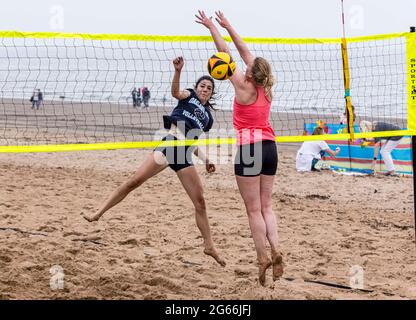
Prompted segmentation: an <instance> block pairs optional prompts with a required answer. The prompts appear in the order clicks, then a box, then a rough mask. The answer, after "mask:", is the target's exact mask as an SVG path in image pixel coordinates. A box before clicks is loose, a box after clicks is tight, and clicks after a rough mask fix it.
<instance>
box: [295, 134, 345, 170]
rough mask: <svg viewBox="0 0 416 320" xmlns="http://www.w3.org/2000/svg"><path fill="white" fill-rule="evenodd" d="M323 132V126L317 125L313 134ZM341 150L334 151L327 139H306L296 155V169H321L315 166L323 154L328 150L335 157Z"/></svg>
mask: <svg viewBox="0 0 416 320" xmlns="http://www.w3.org/2000/svg"><path fill="white" fill-rule="evenodd" d="M322 134H324V129H323V128H321V127H316V128H315V129H314V130H313V133H312V135H322ZM339 151H340V148H336V149H335V151H332V150H331V148H330V147H329V146H328V144H327V143H326V142H325V141H305V142H304V143H303V144H302V146H301V147H300V149H299V150H298V153H297V155H296V170H297V171H299V172H308V171H319V170H318V169H316V168H315V165H316V164H317V163H318V161H319V160H320V159H321V158H322V155H323V154H325V152H328V153H329V154H330V155H331V156H333V157H335V156H336V155H337V154H338V153H339Z"/></svg>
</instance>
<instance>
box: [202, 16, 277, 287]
mask: <svg viewBox="0 0 416 320" xmlns="http://www.w3.org/2000/svg"><path fill="white" fill-rule="evenodd" d="M215 14H216V21H217V22H218V23H219V25H220V26H221V27H223V28H225V29H226V30H227V32H228V34H229V35H230V36H231V39H232V41H233V42H234V45H235V47H236V48H237V50H238V52H239V54H240V56H241V58H242V59H243V61H244V63H245V65H246V66H247V69H246V72H245V73H243V72H242V71H241V70H240V69H239V68H238V67H236V69H235V71H234V74H233V75H232V76H231V77H230V81H231V84H232V85H233V87H234V91H235V98H234V104H233V122H234V128H235V130H236V132H237V145H238V150H237V154H236V158H235V164H234V174H235V177H236V181H237V185H238V188H239V191H240V194H241V197H242V198H243V201H244V204H245V207H246V212H247V216H248V222H249V226H250V230H251V234H252V237H253V240H254V245H255V248H256V253H257V261H258V279H259V282H260V284H261V285H263V286H264V285H265V282H266V270H267V269H268V268H270V267H271V266H272V267H273V280H277V279H279V278H280V277H281V276H282V274H283V257H282V253H281V252H280V247H279V241H278V235H277V222H276V216H275V214H274V212H273V206H272V203H273V202H272V193H273V183H274V178H275V175H276V171H277V162H278V161H277V147H276V142H275V133H274V130H273V128H272V126H271V124H270V121H269V118H270V107H271V102H272V87H273V85H274V77H273V73H272V68H271V65H270V63H269V62H268V61H267V60H266V59H264V58H261V57H255V56H254V55H253V53H252V52H251V51H250V50H249V48H248V46H247V45H246V44H245V42H244V41H243V40H242V38H241V37H240V36H239V35H238V34H237V32H236V31H235V30H234V28H233V27H232V26H231V24H230V23H229V22H228V20H227V19H226V18H225V16H224V14H223V13H222V12H221V11H218V12H216V13H215ZM196 18H197V20H196V22H197V23H200V24H202V25H204V26H205V27H206V28H208V30H209V31H210V33H211V36H212V38H213V40H214V42H215V45H216V47H217V50H218V51H220V52H227V53H228V54H231V51H230V49H229V48H228V45H227V43H226V42H225V40H224V39H223V37H222V36H221V34H220V32H219V30H218V29H217V27H216V26H215V24H214V22H213V21H212V18H208V17H207V16H206V15H205V12H204V11H199V12H198V14H197V15H196ZM266 239H267V241H268V242H269V244H270V247H271V259H270V258H269V255H268V253H267V247H266Z"/></svg>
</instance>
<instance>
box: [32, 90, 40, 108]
mask: <svg viewBox="0 0 416 320" xmlns="http://www.w3.org/2000/svg"><path fill="white" fill-rule="evenodd" d="M30 101H31V102H32V109H35V108H37V109H39V104H38V103H39V89H35V90H33V93H32V96H31V97H30Z"/></svg>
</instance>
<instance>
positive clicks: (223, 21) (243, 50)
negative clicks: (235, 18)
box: [215, 11, 254, 65]
mask: <svg viewBox="0 0 416 320" xmlns="http://www.w3.org/2000/svg"><path fill="white" fill-rule="evenodd" d="M215 14H216V15H217V17H216V18H215V20H217V22H218V23H219V24H220V26H221V27H223V28H224V29H225V30H227V32H228V33H229V35H230V37H231V39H232V40H233V42H234V44H235V46H236V48H237V50H238V52H239V53H240V56H241V58H242V59H243V61H244V63H245V64H246V65H248V64H250V63H252V62H253V61H254V55H253V54H252V53H251V52H250V50H249V48H248V46H247V45H246V43H245V42H244V41H243V39H241V37H240V36H239V34H238V33H237V32H236V31H235V30H234V28H233V27H232V26H231V24H230V23H229V22H228V20H227V18H226V17H225V16H224V14H223V13H222V12H221V11H216V12H215Z"/></svg>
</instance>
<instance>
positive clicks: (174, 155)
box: [154, 134, 194, 172]
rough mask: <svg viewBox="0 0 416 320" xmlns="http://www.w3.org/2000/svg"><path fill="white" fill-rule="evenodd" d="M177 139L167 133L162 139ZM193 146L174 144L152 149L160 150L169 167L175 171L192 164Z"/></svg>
mask: <svg viewBox="0 0 416 320" xmlns="http://www.w3.org/2000/svg"><path fill="white" fill-rule="evenodd" d="M173 140H178V138H176V137H175V136H174V135H171V134H168V135H167V136H166V137H164V138H163V139H162V141H173ZM193 150H194V147H192V146H174V147H157V148H156V149H154V151H160V152H162V153H163V154H164V155H165V157H166V160H167V161H168V163H169V167H170V168H171V169H172V170H174V171H175V172H177V171H179V170H181V169H185V168H187V167H190V166H193V165H194V164H193V163H192V153H193Z"/></svg>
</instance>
